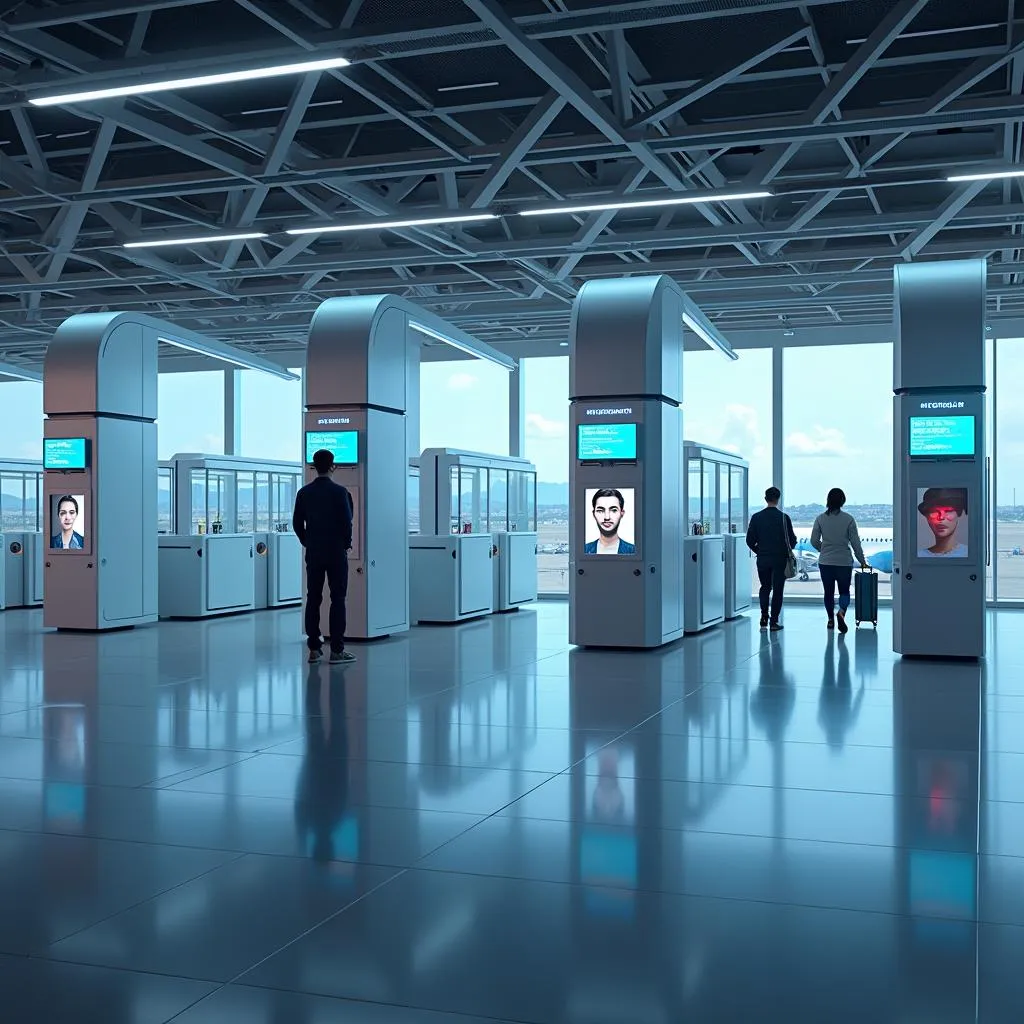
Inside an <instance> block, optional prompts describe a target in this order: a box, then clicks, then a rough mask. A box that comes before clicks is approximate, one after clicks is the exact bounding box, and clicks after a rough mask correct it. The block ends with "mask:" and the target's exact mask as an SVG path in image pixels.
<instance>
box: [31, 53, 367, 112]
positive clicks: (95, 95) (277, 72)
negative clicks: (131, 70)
mask: <svg viewBox="0 0 1024 1024" xmlns="http://www.w3.org/2000/svg"><path fill="white" fill-rule="evenodd" d="M349 63H350V61H348V60H346V59H345V58H344V57H328V58H327V59H325V60H309V61H302V62H300V63H298V64H277V65H274V66H273V67H269V68H250V69H249V70H247V71H223V72H220V73H218V74H214V75H194V76H191V77H189V78H171V79H166V80H164V81H162V82H138V83H136V84H135V85H116V86H113V87H111V88H109V89H90V90H88V91H86V92H68V93H61V94H60V95H59V96H36V97H32V98H30V99H29V103H30V104H32V106H34V107H54V106H60V105H62V104H68V103H91V102H92V101H93V100H107V99H113V98H114V97H116V96H142V95H144V94H146V93H151V92H168V91H170V90H176V89H195V88H198V87H199V86H203V85H227V84H228V83H229V82H251V81H253V80H255V79H259V78H277V77H279V76H281V75H302V74H306V73H308V72H310V71H327V70H328V69H330V68H344V67H348V65H349Z"/></svg>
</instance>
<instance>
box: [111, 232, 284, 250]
mask: <svg viewBox="0 0 1024 1024" xmlns="http://www.w3.org/2000/svg"><path fill="white" fill-rule="evenodd" d="M266 237H267V236H266V234H265V233H264V232H263V231H246V232H242V233H240V234H236V235H202V236H197V237H195V238H150V239H147V240H146V241H144V242H125V243H124V248H126V249H154V248H156V247H157V246H158V245H205V244H206V243H207V242H245V241H248V240H249V239H251V238H266Z"/></svg>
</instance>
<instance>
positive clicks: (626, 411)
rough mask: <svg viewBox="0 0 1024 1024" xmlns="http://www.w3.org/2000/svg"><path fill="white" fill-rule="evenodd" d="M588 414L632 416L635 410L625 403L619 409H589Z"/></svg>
mask: <svg viewBox="0 0 1024 1024" xmlns="http://www.w3.org/2000/svg"><path fill="white" fill-rule="evenodd" d="M587 415H588V416H632V415H633V410H632V408H631V407H630V406H628V405H624V406H622V407H621V408H619V409H588V410H587Z"/></svg>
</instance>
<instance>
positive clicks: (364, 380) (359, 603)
mask: <svg viewBox="0 0 1024 1024" xmlns="http://www.w3.org/2000/svg"><path fill="white" fill-rule="evenodd" d="M430 338H432V339H434V340H435V341H437V342H441V343H450V344H453V345H454V346H455V347H456V348H459V349H461V350H462V351H465V352H467V353H469V354H471V355H486V356H487V358H489V359H493V360H494V361H495V362H499V363H501V364H502V365H505V366H506V367H507V368H511V367H512V366H514V365H515V364H514V363H513V362H512V360H510V359H508V358H507V357H505V356H502V355H501V354H500V353H498V352H497V351H496V350H494V349H491V348H489V346H487V345H484V344H483V343H481V342H479V341H477V340H476V339H475V338H473V337H471V336H470V335H467V334H465V333H464V332H462V331H459V330H458V329H457V328H455V327H453V326H451V325H450V324H447V323H445V321H443V320H441V319H440V318H439V317H437V316H435V315H434V314H433V313H430V312H428V311H427V310H425V309H421V308H420V307H419V306H416V305H415V304H414V303H412V302H408V301H406V300H405V299H402V298H399V297H398V296H397V295H360V296H352V297H349V298H339V299H328V300H327V301H326V302H323V303H321V304H320V306H319V308H318V309H317V311H316V313H315V314H314V315H313V322H312V323H311V324H310V328H309V343H308V345H307V347H306V371H305V374H304V375H303V387H304V390H305V412H304V414H303V428H304V429H303V438H302V443H303V462H304V464H305V467H306V482H309V481H310V480H312V479H313V478H314V477H315V475H316V473H315V471H314V469H313V467H312V464H311V463H312V459H313V454H314V453H315V452H316V451H317V449H319V448H326V449H328V450H330V451H332V452H333V453H334V463H335V467H336V469H335V472H334V479H335V480H336V481H337V482H338V483H340V484H344V485H345V487H347V488H348V490H349V492H350V493H351V495H352V501H353V505H354V517H353V520H354V523H353V533H352V550H351V551H350V552H349V560H348V563H349V584H348V601H347V606H348V607H347V611H348V629H347V635H348V637H349V638H351V639H359V640H368V639H372V638H374V637H383V636H388V635H389V634H391V633H400V632H404V631H406V630H407V629H408V628H409V532H408V531H409V515H408V509H407V503H408V490H409V480H410V477H409V459H410V458H411V457H413V456H416V455H417V454H418V452H419V353H420V346H421V344H423V343H424V341H425V339H430ZM329 613H330V601H329V598H328V595H327V590H326V588H325V591H324V600H323V604H322V606H321V614H320V630H321V633H322V634H323V636H324V637H326V636H327V635H328V632H329V625H328V624H329V621H330V619H329Z"/></svg>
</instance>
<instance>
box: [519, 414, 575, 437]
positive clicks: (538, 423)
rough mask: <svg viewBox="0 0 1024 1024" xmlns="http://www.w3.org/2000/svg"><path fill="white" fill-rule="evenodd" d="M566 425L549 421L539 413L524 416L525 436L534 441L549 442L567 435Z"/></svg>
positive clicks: (556, 421)
mask: <svg viewBox="0 0 1024 1024" xmlns="http://www.w3.org/2000/svg"><path fill="white" fill-rule="evenodd" d="M568 432H569V431H568V424H566V423H560V422H559V421H558V420H549V419H547V418H546V417H544V416H542V415H541V414H540V413H539V412H528V413H527V414H526V436H527V437H529V438H531V439H532V440H534V441H551V440H553V439H556V438H560V437H566V436H567V435H568Z"/></svg>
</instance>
